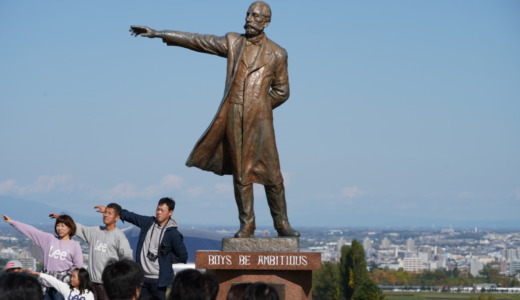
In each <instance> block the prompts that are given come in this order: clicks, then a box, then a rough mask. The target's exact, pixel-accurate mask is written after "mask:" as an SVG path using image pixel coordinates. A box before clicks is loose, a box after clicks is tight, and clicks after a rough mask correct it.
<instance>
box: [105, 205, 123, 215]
mask: <svg viewBox="0 0 520 300" xmlns="http://www.w3.org/2000/svg"><path fill="white" fill-rule="evenodd" d="M107 208H112V209H113V210H115V211H116V216H120V215H121V212H122V211H123V209H122V208H121V205H119V204H117V203H109V204H108V205H107Z"/></svg>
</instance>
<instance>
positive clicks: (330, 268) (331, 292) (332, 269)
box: [312, 261, 341, 300]
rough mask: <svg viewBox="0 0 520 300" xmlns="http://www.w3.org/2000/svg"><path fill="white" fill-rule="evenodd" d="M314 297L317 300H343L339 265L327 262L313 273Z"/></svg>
mask: <svg viewBox="0 0 520 300" xmlns="http://www.w3.org/2000/svg"><path fill="white" fill-rule="evenodd" d="M312 283H313V288H312V297H313V298H314V299H316V300H320V299H323V300H329V299H341V287H340V275H339V267H338V264H336V263H332V262H330V261H326V262H324V263H323V264H322V265H321V269H319V270H316V271H313V272H312Z"/></svg>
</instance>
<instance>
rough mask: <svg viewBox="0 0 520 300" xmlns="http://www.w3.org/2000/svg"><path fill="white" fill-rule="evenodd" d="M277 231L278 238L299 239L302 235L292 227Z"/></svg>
mask: <svg viewBox="0 0 520 300" xmlns="http://www.w3.org/2000/svg"><path fill="white" fill-rule="evenodd" d="M276 231H278V236H287V237H299V236H300V233H299V232H298V231H296V230H294V229H292V228H291V227H288V228H284V229H279V230H276Z"/></svg>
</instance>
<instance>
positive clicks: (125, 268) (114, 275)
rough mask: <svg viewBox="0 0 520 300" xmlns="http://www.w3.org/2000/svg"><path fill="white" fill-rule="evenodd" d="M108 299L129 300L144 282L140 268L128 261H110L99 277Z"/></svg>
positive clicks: (133, 262)
mask: <svg viewBox="0 0 520 300" xmlns="http://www.w3.org/2000/svg"><path fill="white" fill-rule="evenodd" d="M101 278H102V280H103V286H104V288H105V292H106V294H107V296H108V298H109V299H131V298H132V297H135V296H136V295H135V294H136V291H137V289H138V288H141V283H143V280H144V272H143V269H142V268H141V266H139V265H138V264H137V263H136V262H135V261H133V260H130V259H122V260H115V259H112V260H110V261H109V262H108V263H107V265H106V266H105V269H104V270H103V274H102V275H101Z"/></svg>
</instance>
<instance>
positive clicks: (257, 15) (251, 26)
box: [244, 2, 270, 36]
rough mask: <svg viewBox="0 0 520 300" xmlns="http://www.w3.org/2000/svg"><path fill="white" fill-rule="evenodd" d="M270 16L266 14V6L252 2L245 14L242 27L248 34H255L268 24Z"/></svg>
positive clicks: (259, 32)
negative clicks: (244, 21) (244, 22)
mask: <svg viewBox="0 0 520 300" xmlns="http://www.w3.org/2000/svg"><path fill="white" fill-rule="evenodd" d="M267 9H269V8H267ZM269 21H270V18H269V17H268V16H266V8H265V7H264V5H262V4H261V3H256V2H255V3H253V4H252V5H251V6H250V7H249V9H248V10H247V14H246V24H245V25H244V29H245V30H246V34H247V35H249V36H257V35H259V34H261V33H262V32H263V31H264V28H266V27H267V25H269Z"/></svg>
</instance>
